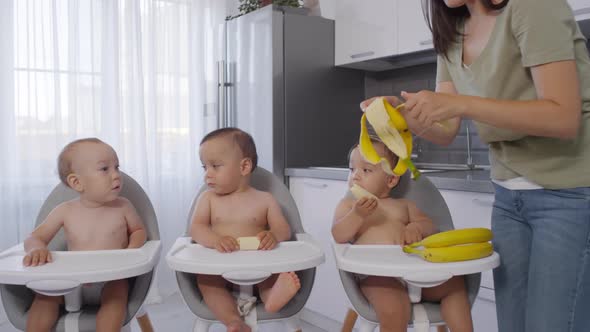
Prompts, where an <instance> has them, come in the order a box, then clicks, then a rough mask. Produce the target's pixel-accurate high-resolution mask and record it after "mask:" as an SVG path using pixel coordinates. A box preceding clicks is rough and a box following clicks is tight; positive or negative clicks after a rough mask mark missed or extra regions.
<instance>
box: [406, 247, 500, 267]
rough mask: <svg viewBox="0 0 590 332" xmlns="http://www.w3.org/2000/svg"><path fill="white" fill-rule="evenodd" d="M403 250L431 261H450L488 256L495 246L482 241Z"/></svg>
mask: <svg viewBox="0 0 590 332" xmlns="http://www.w3.org/2000/svg"><path fill="white" fill-rule="evenodd" d="M403 250H404V252H406V253H409V254H416V255H419V256H421V257H422V258H423V259H425V260H427V261H429V262H433V263H448V262H459V261H467V260H472V259H479V258H484V257H488V256H490V255H491V254H492V253H493V252H494V247H493V246H492V244H491V243H489V242H482V243H470V244H463V245H458V246H451V247H444V248H425V249H423V250H420V249H415V248H411V247H409V246H405V247H404V249H403Z"/></svg>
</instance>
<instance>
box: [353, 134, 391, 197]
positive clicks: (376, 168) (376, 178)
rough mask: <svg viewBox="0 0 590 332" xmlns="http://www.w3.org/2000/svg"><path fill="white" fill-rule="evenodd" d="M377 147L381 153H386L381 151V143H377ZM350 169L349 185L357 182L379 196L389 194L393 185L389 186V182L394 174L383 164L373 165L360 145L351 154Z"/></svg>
mask: <svg viewBox="0 0 590 332" xmlns="http://www.w3.org/2000/svg"><path fill="white" fill-rule="evenodd" d="M375 149H376V150H377V152H378V153H379V154H380V155H384V153H383V151H380V149H381V147H380V145H375ZM349 169H350V172H349V173H348V186H349V187H351V186H352V185H353V184H357V185H359V186H361V187H363V188H365V189H366V190H367V191H369V192H370V193H371V194H373V195H375V196H377V197H382V196H385V195H387V194H389V191H390V190H391V188H392V186H388V183H390V181H391V178H392V176H391V175H389V174H387V173H385V171H384V170H383V168H382V167H381V164H377V165H373V164H371V163H369V162H367V161H366V160H365V159H364V158H363V156H362V155H361V153H360V151H359V149H358V147H357V148H355V149H354V150H353V151H352V153H351V154H350V161H349Z"/></svg>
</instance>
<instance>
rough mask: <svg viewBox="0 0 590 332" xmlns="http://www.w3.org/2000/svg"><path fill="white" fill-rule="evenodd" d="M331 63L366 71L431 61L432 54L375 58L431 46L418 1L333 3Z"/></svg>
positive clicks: (376, 0)
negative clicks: (333, 27)
mask: <svg viewBox="0 0 590 332" xmlns="http://www.w3.org/2000/svg"><path fill="white" fill-rule="evenodd" d="M335 15H336V17H335V20H336V23H335V25H336V47H335V64H336V65H337V66H346V67H351V68H359V69H365V70H370V71H375V70H377V71H379V70H387V69H392V68H396V67H403V66H406V65H408V66H409V65H416V64H419V63H424V61H426V62H431V61H433V59H434V58H433V57H432V56H421V57H418V58H416V57H412V58H411V59H403V60H402V59H398V60H399V61H397V62H395V64H394V63H391V61H388V60H387V59H385V60H383V59H382V60H377V61H369V62H366V61H367V60H373V59H379V58H388V57H391V56H396V55H402V54H408V53H413V52H417V51H423V50H428V49H432V48H433V44H432V35H431V32H430V29H429V28H428V25H427V24H426V21H425V18H424V13H423V11H422V2H421V1H418V0H411V1H410V0H371V1H355V0H339V1H337V2H336V14H335Z"/></svg>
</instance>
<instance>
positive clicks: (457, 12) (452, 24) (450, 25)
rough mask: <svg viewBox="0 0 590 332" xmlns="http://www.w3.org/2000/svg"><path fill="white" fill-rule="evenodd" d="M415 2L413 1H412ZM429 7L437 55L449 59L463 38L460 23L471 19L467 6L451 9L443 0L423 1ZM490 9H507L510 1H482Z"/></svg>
mask: <svg viewBox="0 0 590 332" xmlns="http://www.w3.org/2000/svg"><path fill="white" fill-rule="evenodd" d="M411 1H413V0H411ZM424 1H426V3H427V4H428V6H423V8H424V9H425V10H424V15H425V18H426V23H427V24H428V26H429V28H430V31H432V41H433V43H434V50H435V51H436V53H437V54H440V55H443V56H444V57H447V52H448V50H449V48H450V47H451V45H452V44H453V43H455V42H457V38H459V37H463V36H462V34H461V32H459V30H458V23H459V22H460V21H462V20H464V19H465V18H467V17H469V10H468V9H467V6H465V5H463V6H461V7H457V8H449V7H447V5H446V4H445V2H444V1H443V0H423V3H422V4H423V5H424ZM481 2H482V3H483V4H484V5H485V6H486V7H487V8H489V9H492V10H498V9H502V8H504V7H506V5H507V4H508V0H504V1H502V2H501V3H498V4H494V1H493V0H481Z"/></svg>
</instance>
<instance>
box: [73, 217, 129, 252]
mask: <svg viewBox="0 0 590 332" xmlns="http://www.w3.org/2000/svg"><path fill="white" fill-rule="evenodd" d="M64 231H65V234H66V238H67V241H68V246H69V247H70V250H80V249H88V250H90V249H118V248H119V247H121V246H124V242H125V240H126V239H127V222H126V219H125V216H124V213H123V211H122V210H121V209H105V210H100V211H88V210H84V209H77V210H75V211H74V212H73V213H71V214H70V215H68V216H67V218H66V220H65V222H64Z"/></svg>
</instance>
